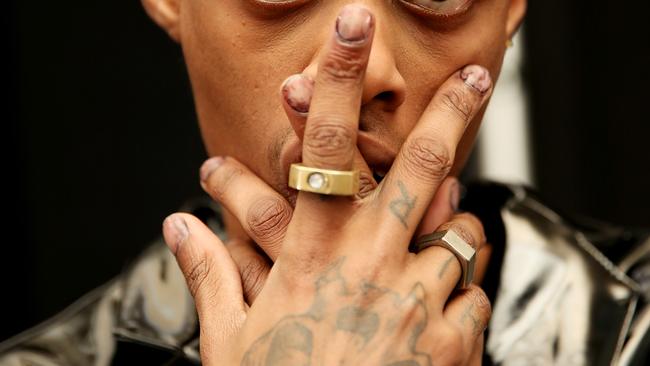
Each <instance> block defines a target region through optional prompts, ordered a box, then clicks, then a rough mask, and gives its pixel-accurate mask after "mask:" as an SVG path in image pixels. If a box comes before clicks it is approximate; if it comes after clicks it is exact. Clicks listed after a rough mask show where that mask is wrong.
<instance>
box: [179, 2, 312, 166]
mask: <svg viewBox="0 0 650 366" xmlns="http://www.w3.org/2000/svg"><path fill="white" fill-rule="evenodd" d="M189 3H194V4H191V5H188V6H187V7H188V11H186V12H185V13H183V15H184V16H185V17H186V18H185V19H183V21H182V24H184V25H185V28H184V29H183V30H182V37H183V38H182V45H183V52H184V55H185V60H186V63H187V67H188V72H189V75H190V79H191V82H192V89H193V92H194V98H195V104H196V110H197V114H198V117H199V123H200V126H201V132H202V135H203V138H204V142H205V145H206V148H207V150H208V152H209V153H210V154H211V155H217V154H218V155H223V154H227V155H231V156H235V157H237V158H238V159H240V160H241V161H242V162H244V163H245V164H247V165H248V166H249V167H251V168H253V170H255V171H257V172H258V173H262V174H261V175H264V174H263V172H262V171H263V170H264V168H263V166H265V165H268V163H267V161H268V160H267V157H266V151H267V149H265V148H255V149H242V148H241V147H242V146H262V147H263V146H269V145H272V144H273V143H274V141H276V140H277V139H279V138H280V137H281V136H282V135H283V134H285V131H286V128H287V127H289V123H288V120H287V118H286V116H285V114H284V111H283V109H282V105H281V99H280V93H279V90H280V86H281V83H282V82H283V81H284V79H285V78H286V77H287V76H289V75H290V74H292V73H296V72H299V71H300V70H301V66H300V63H299V60H295V61H296V62H294V60H293V59H291V57H289V55H284V54H283V52H285V51H284V50H282V49H279V48H278V47H271V46H269V43H268V42H266V41H265V40H264V39H263V38H264V37H259V36H258V37H255V36H254V35H255V30H254V28H253V27H254V25H251V24H250V22H248V21H246V15H245V14H241V13H238V10H237V7H236V6H234V5H228V4H229V3H232V2H231V1H229V0H224V2H223V3H220V4H210V5H203V4H204V3H205V2H198V1H197V2H194V1H192V2H189ZM184 10H185V9H184ZM287 60H291V61H292V62H290V63H288V62H287ZM256 165H259V166H260V167H259V168H257V169H256Z"/></svg>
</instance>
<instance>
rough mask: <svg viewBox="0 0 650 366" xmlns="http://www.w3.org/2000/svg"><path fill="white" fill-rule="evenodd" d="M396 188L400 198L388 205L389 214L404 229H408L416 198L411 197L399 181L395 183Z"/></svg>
mask: <svg viewBox="0 0 650 366" xmlns="http://www.w3.org/2000/svg"><path fill="white" fill-rule="evenodd" d="M397 186H398V187H399V190H400V193H401V196H400V197H399V198H397V199H395V200H394V201H392V202H391V203H390V205H389V207H390V212H392V213H393V215H394V216H395V217H396V218H397V219H398V220H399V221H400V222H401V223H402V225H404V228H406V229H408V218H409V216H410V215H411V211H413V209H414V208H415V202H416V201H417V196H413V197H411V194H410V193H409V191H408V189H407V188H406V185H405V184H404V182H402V181H401V180H399V181H397Z"/></svg>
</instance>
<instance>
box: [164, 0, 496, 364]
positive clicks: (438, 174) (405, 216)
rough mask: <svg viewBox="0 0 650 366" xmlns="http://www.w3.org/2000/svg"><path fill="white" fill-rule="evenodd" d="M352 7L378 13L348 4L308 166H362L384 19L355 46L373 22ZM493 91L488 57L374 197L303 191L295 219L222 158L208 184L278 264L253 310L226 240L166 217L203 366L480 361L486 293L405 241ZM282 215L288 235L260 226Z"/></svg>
mask: <svg viewBox="0 0 650 366" xmlns="http://www.w3.org/2000/svg"><path fill="white" fill-rule="evenodd" d="M350 13H353V14H356V16H354V17H352V18H353V19H354V18H357V19H359V18H361V17H362V15H363V14H367V11H365V10H363V8H359V7H358V6H350V7H346V8H345V10H344V12H343V14H342V17H341V19H342V20H341V21H340V22H341V24H339V27H338V29H339V30H340V31H339V32H338V33H336V34H335V35H334V36H333V38H332V41H331V42H330V44H329V45H328V46H327V50H326V51H325V52H324V56H323V60H322V62H320V69H319V71H318V75H317V78H316V84H315V91H314V97H313V99H312V102H311V108H310V113H309V117H308V120H307V123H306V126H305V133H304V139H303V162H304V163H305V164H306V165H308V166H315V167H321V168H329V169H337V170H350V169H352V168H353V166H354V164H355V163H354V162H355V161H356V159H355V156H356V152H355V146H356V130H357V126H356V124H357V121H358V118H359V106H360V98H361V89H360V86H361V85H362V83H361V80H362V79H363V70H364V67H365V65H366V64H367V61H368V54H369V51H370V47H371V41H372V32H373V24H374V23H373V21H372V20H371V21H370V22H368V23H367V24H368V25H369V27H368V32H367V33H366V34H367V35H366V37H356V38H357V39H356V40H355V41H354V42H347V41H345V37H344V36H345V35H348V36H350V35H355V34H353V33H355V32H356V33H357V34H356V36H359V35H360V34H359V32H358V31H359V30H360V29H361V28H363V27H361V26H360V25H358V24H357V25H353V26H350V27H346V26H345V25H346V24H347V22H348V19H349V18H348V17H347V16H346V15H349V14H350ZM371 19H372V18H371ZM348 38H349V37H348ZM490 89H491V83H490V79H489V76H488V74H487V71H485V70H484V69H483V68H480V67H478V66H470V67H468V68H465V69H464V70H463V71H462V72H459V73H456V74H455V75H452V76H451V77H450V79H449V80H448V81H447V82H446V83H445V84H444V85H443V86H442V87H441V88H440V90H439V92H438V93H437V95H436V96H435V97H434V99H433V100H432V102H431V105H430V106H429V108H427V110H426V111H425V113H424V114H423V116H422V118H421V120H420V121H419V123H418V125H417V126H416V128H415V129H414V130H413V132H412V133H411V135H410V136H409V138H408V140H407V141H406V143H405V144H404V146H403V148H402V150H401V151H400V153H399V155H398V157H397V158H396V160H395V162H394V164H393V167H392V168H391V170H390V172H389V173H388V175H387V176H386V178H385V179H384V180H383V181H382V182H381V183H380V184H379V185H378V186H377V188H376V189H374V190H373V191H372V194H369V195H367V196H365V197H356V198H354V199H350V198H341V197H339V198H329V199H323V197H321V196H318V195H314V194H310V193H305V192H300V194H299V196H298V199H297V203H296V208H295V212H293V213H292V214H290V215H284V214H283V213H286V212H289V211H287V210H286V209H287V207H286V206H288V204H287V203H286V201H284V200H283V199H282V198H281V197H280V196H279V195H278V194H277V193H275V192H274V191H273V190H272V189H271V188H269V187H268V186H266V185H265V184H264V183H263V182H262V181H261V180H260V179H258V178H257V177H255V176H254V175H253V174H251V173H250V171H248V170H247V169H246V168H245V167H243V166H242V165H241V164H239V163H237V162H236V161H235V160H233V159H230V158H227V159H215V160H212V162H211V163H210V164H211V167H210V169H209V172H208V173H209V174H206V180H205V182H204V184H205V186H206V187H208V190H209V191H210V192H211V193H212V194H213V196H214V197H215V198H217V199H218V200H219V201H220V202H222V203H223V204H224V206H226V208H227V209H228V210H229V211H231V212H232V213H233V214H234V215H235V217H236V218H237V219H238V220H239V221H240V223H241V224H242V226H243V227H244V229H245V230H247V232H248V234H249V235H250V236H251V238H253V240H255V241H256V242H258V243H259V244H260V246H261V247H262V248H263V249H264V250H265V251H266V253H267V254H268V255H269V257H270V258H271V259H273V260H275V265H274V266H273V269H272V270H271V272H270V273H269V275H268V278H267V281H266V284H265V285H264V288H263V289H262V290H261V291H260V292H259V294H258V296H257V298H256V299H255V302H254V303H253V305H252V306H251V307H250V308H248V307H247V305H246V303H245V301H244V293H243V290H242V282H241V278H240V275H239V272H238V270H237V267H236V265H235V263H234V262H233V260H232V258H231V257H230V256H229V254H228V251H227V249H226V248H225V247H224V246H223V244H222V243H221V242H220V240H219V239H218V238H217V237H216V236H215V235H214V234H213V233H212V232H211V231H210V230H209V229H208V228H206V227H205V226H204V225H202V224H201V223H200V221H198V220H197V219H196V218H194V217H191V216H189V215H185V214H175V215H172V216H170V217H169V218H168V219H167V220H166V221H165V224H164V227H163V231H164V235H165V239H166V241H167V243H168V245H169V246H170V248H171V250H172V251H173V252H174V254H175V255H176V258H177V261H178V263H179V266H180V267H181V270H182V271H183V273H184V274H185V277H186V280H187V283H188V286H189V288H190V290H191V292H192V294H193V296H194V298H195V301H196V305H197V309H198V313H199V318H200V323H201V354H202V359H203V362H204V363H205V364H207V365H211V364H219V365H221V364H227V365H229V364H244V365H257V364H262V363H264V364H278V365H303V364H311V363H318V364H326V365H328V364H342V363H345V364H369V365H430V364H432V363H435V364H443V365H444V364H466V363H480V356H481V352H480V349H481V347H482V336H481V335H482V331H483V329H484V326H485V325H486V324H487V320H488V318H489V302H488V301H487V299H486V297H485V294H484V293H483V292H482V291H481V290H480V289H479V288H477V287H472V288H470V289H468V290H466V291H463V292H461V293H458V294H456V295H455V296H454V297H452V298H451V299H450V296H451V295H452V293H453V290H454V288H455V285H456V283H457V282H458V279H459V276H460V266H459V264H458V262H457V261H456V259H455V257H454V256H453V254H452V253H450V252H449V251H447V250H445V249H443V248H439V247H432V248H429V249H427V250H425V251H423V252H421V253H419V254H417V255H415V254H412V253H409V252H408V250H407V248H408V245H409V242H410V239H411V237H412V236H413V235H414V233H415V231H416V229H417V227H418V224H419V223H420V221H421V219H422V217H423V216H424V215H425V212H426V210H427V208H428V207H429V202H430V201H431V200H432V198H433V196H434V194H435V192H436V191H437V190H438V189H439V188H440V186H441V184H442V182H443V180H444V178H445V177H446V175H447V174H448V171H449V169H450V167H451V164H452V162H453V161H454V153H455V149H456V145H457V144H458V141H459V140H460V138H461V136H462V134H463V132H464V129H465V127H466V125H467V123H468V122H469V121H470V120H471V119H472V118H473V117H474V115H475V113H476V111H478V110H479V109H480V107H481V106H482V104H483V103H484V102H485V100H486V99H487V97H488V94H489V92H490ZM342 91H346V93H348V94H346V93H343V92H342ZM263 202H266V203H263ZM262 205H268V206H267V207H268V208H269V209H270V210H271V212H273V210H276V211H275V212H278V213H279V215H271V216H270V217H273V218H275V221H274V222H268V224H267V225H265V224H264V223H265V222H264V221H257V222H258V223H260V222H261V223H262V225H249V224H250V223H251V222H253V223H255V222H256V220H255V219H251V217H249V213H251V212H253V213H255V212H263V210H262V211H260V210H258V209H256V208H255V207H256V206H262ZM260 217H263V216H260ZM275 224H277V225H278V226H279V227H281V228H283V227H284V228H286V230H279V231H273V232H275V233H279V234H277V235H276V236H274V237H269V236H264V235H260V234H263V233H264V232H265V230H261V231H260V228H264V227H266V228H269V227H275V226H276V225H275ZM444 226H446V227H451V228H453V229H454V230H455V231H456V232H457V233H458V234H459V235H461V236H462V237H463V238H464V239H465V240H466V241H467V242H468V243H470V244H472V245H474V246H475V247H477V248H479V247H480V246H481V245H482V244H483V242H484V236H483V232H482V228H481V226H480V222H478V221H477V220H476V219H475V218H474V217H472V216H470V215H466V214H463V215H456V216H454V217H453V218H452V220H451V221H450V222H449V223H447V224H445V225H444ZM267 231H268V230H267Z"/></svg>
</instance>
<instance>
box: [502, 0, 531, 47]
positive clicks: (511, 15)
mask: <svg viewBox="0 0 650 366" xmlns="http://www.w3.org/2000/svg"><path fill="white" fill-rule="evenodd" d="M527 5H528V1H527V0H510V7H509V9H508V21H507V23H506V35H507V36H508V39H512V37H514V36H515V33H517V30H518V29H519V26H520V25H521V23H522V22H523V20H524V15H525V14H526V7H527Z"/></svg>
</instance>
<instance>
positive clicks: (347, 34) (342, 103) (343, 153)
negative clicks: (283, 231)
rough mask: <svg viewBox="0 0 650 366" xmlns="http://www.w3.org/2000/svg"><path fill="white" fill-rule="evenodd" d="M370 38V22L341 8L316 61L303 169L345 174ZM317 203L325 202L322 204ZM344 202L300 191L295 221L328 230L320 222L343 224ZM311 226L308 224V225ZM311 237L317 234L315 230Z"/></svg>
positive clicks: (364, 13)
mask: <svg viewBox="0 0 650 366" xmlns="http://www.w3.org/2000/svg"><path fill="white" fill-rule="evenodd" d="M373 33H374V17H373V16H372V14H371V13H370V11H369V10H368V9H366V8H365V7H363V6H360V5H358V4H351V5H347V6H345V7H344V8H343V10H342V11H341V13H340V14H339V16H338V19H337V22H336V29H335V31H334V32H333V36H332V38H331V40H330V41H329V42H328V44H327V45H326V46H325V48H324V51H323V54H322V57H321V59H320V60H319V66H318V74H317V75H316V86H315V89H314V96H313V98H312V100H311V106H310V109H309V118H308V119H307V124H306V126H305V134H304V138H303V153H302V158H303V164H305V165H306V166H309V167H315V168H324V169H333V170H343V171H349V170H351V169H352V168H353V166H354V156H355V154H354V151H355V148H356V139H357V129H358V125H359V113H360V108H361V96H362V94H363V79H364V76H365V72H366V67H367V65H368V58H369V55H370V47H371V44H372V37H373ZM323 198H328V199H327V200H323ZM343 203H349V200H345V199H343V200H342V199H337V198H336V197H324V196H322V195H317V194H311V193H308V192H300V194H299V195H298V201H297V204H296V212H298V211H300V210H304V211H305V212H304V213H301V214H300V215H298V217H301V218H302V217H318V219H317V220H315V221H316V224H317V225H318V224H320V225H328V227H329V226H331V224H330V223H327V222H326V221H327V220H322V217H323V216H325V217H328V218H332V217H336V216H337V215H335V213H336V214H340V215H338V218H339V220H341V221H340V222H338V223H333V225H334V226H336V225H338V224H341V225H342V224H343V223H344V222H345V220H346V219H345V211H344V210H342V209H344V208H345V207H349V206H347V205H346V206H341V204H343ZM310 224H312V223H310ZM315 229H316V230H315V231H316V232H318V229H317V228H315Z"/></svg>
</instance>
